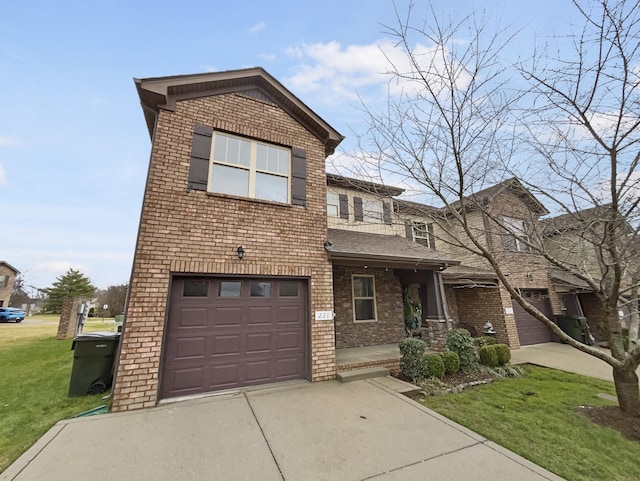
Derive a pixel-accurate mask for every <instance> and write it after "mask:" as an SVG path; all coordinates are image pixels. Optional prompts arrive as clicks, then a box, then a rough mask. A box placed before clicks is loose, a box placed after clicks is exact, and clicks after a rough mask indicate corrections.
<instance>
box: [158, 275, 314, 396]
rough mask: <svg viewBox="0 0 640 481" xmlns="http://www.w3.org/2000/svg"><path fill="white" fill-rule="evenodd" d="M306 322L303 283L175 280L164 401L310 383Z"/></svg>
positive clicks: (166, 357)
mask: <svg viewBox="0 0 640 481" xmlns="http://www.w3.org/2000/svg"><path fill="white" fill-rule="evenodd" d="M305 320H306V283H305V282H304V281H301V280H297V279H220V278H206V277H188V278H187V277H176V278H174V280H173V285H172V290H171V298H170V305H169V319H168V328H167V332H166V340H165V347H164V355H163V365H162V376H161V388H160V389H161V396H162V397H163V398H168V397H175V396H183V395H187V394H195V393H202V392H208V391H216V390H221V389H230V388H236V387H241V386H252V385H257V384H266V383H271V382H278V381H287V380H291V379H299V378H303V377H305V375H306V371H307V368H306V366H307V344H308V342H307V340H306V339H307V328H306V325H307V323H306V321H305Z"/></svg>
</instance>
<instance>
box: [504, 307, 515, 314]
mask: <svg viewBox="0 0 640 481" xmlns="http://www.w3.org/2000/svg"><path fill="white" fill-rule="evenodd" d="M504 313H505V314H513V307H505V308H504Z"/></svg>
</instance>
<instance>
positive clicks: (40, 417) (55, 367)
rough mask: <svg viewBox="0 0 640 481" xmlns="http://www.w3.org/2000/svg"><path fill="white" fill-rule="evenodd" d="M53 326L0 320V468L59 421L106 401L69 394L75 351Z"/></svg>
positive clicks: (9, 462)
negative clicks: (61, 338) (58, 337)
mask: <svg viewBox="0 0 640 481" xmlns="http://www.w3.org/2000/svg"><path fill="white" fill-rule="evenodd" d="M25 322H26V321H25ZM92 324H94V326H97V325H99V324H102V323H101V321H100V322H96V323H92ZM94 326H92V330H96V329H97V327H95V328H94ZM56 329H57V322H53V323H51V324H50V325H49V324H47V325H36V326H29V325H27V324H24V323H23V324H13V323H7V324H0V472H2V471H3V470H4V469H5V468H6V467H7V466H8V465H9V464H11V463H12V462H13V461H14V460H15V459H16V458H18V456H20V454H22V453H23V452H24V451H25V450H26V449H27V448H29V446H31V445H32V444H33V443H34V442H36V440H38V438H40V437H41V436H42V435H43V434H44V433H45V432H46V431H47V430H48V429H49V428H50V427H51V426H53V425H54V424H55V423H56V422H57V421H59V420H61V419H65V418H67V417H70V416H73V415H75V414H79V413H81V412H83V411H86V410H88V409H91V408H94V407H97V406H100V405H102V404H104V402H103V401H102V399H101V398H102V395H97V396H91V397H83V398H68V397H67V391H68V389H69V377H70V374H71V366H72V364H73V351H71V340H66V341H57V340H56V339H55V333H56ZM98 330H99V329H98ZM103 330H110V329H103Z"/></svg>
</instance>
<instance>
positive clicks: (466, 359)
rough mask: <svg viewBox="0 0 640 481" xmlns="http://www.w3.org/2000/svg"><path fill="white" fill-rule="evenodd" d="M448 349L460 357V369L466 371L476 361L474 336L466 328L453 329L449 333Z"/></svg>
mask: <svg viewBox="0 0 640 481" xmlns="http://www.w3.org/2000/svg"><path fill="white" fill-rule="evenodd" d="M446 345H447V349H449V350H450V351H453V352H455V353H456V354H457V355H458V358H459V359H460V369H462V370H463V371H466V370H468V369H470V368H472V367H473V365H474V364H475V363H476V356H475V350H474V347H473V338H472V337H471V334H469V331H467V330H466V329H452V330H450V331H449V332H448V333H447V341H446Z"/></svg>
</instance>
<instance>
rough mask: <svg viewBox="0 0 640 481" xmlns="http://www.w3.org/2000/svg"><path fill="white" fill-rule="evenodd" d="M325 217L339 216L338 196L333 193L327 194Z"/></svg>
mask: <svg viewBox="0 0 640 481" xmlns="http://www.w3.org/2000/svg"><path fill="white" fill-rule="evenodd" d="M327 215H328V216H329V217H338V216H339V215H340V196H339V195H338V194H334V193H333V192H327Z"/></svg>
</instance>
